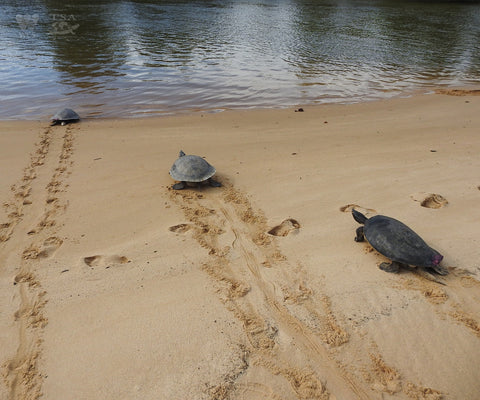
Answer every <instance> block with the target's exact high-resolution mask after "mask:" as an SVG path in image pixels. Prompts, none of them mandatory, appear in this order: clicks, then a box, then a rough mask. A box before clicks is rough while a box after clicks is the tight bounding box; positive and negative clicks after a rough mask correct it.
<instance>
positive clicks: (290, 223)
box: [268, 218, 300, 236]
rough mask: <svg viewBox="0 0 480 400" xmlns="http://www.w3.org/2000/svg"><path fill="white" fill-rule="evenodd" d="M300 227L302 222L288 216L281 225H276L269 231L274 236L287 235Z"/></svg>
mask: <svg viewBox="0 0 480 400" xmlns="http://www.w3.org/2000/svg"><path fill="white" fill-rule="evenodd" d="M299 229H300V223H299V222H298V221H297V220H295V219H293V218H288V219H286V220H284V221H283V222H282V223H281V224H280V225H277V226H274V227H273V228H272V229H270V230H269V231H268V233H269V234H270V235H273V236H287V235H288V234H289V233H290V232H292V231H298V230H299Z"/></svg>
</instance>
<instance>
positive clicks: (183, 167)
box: [170, 150, 222, 190]
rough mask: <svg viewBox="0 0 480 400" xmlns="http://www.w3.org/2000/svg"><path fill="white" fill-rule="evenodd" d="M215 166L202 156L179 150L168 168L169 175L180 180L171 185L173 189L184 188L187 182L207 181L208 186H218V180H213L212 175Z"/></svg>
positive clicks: (219, 184)
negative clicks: (187, 153)
mask: <svg viewBox="0 0 480 400" xmlns="http://www.w3.org/2000/svg"><path fill="white" fill-rule="evenodd" d="M215 172H216V171H215V168H214V167H213V165H210V164H209V163H208V162H207V161H205V160H204V159H203V158H202V157H199V156H194V155H188V156H187V155H185V153H184V152H183V151H182V150H180V154H179V155H178V158H177V159H176V161H175V162H174V163H173V165H172V168H170V175H171V176H172V178H173V179H175V180H177V181H180V182H179V183H176V184H175V185H173V186H172V188H173V189H176V190H181V189H185V187H186V186H187V184H188V183H196V182H204V181H207V182H208V183H209V184H210V186H214V187H220V186H222V184H221V183H220V182H217V181H214V180H213V179H212V176H213V175H214V174H215Z"/></svg>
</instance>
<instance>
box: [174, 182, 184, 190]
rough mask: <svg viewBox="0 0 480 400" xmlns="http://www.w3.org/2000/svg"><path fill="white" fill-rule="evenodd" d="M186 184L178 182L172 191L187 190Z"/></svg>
mask: <svg viewBox="0 0 480 400" xmlns="http://www.w3.org/2000/svg"><path fill="white" fill-rule="evenodd" d="M185 186H186V185H185V182H178V183H176V184H175V185H173V186H172V189H174V190H182V189H185Z"/></svg>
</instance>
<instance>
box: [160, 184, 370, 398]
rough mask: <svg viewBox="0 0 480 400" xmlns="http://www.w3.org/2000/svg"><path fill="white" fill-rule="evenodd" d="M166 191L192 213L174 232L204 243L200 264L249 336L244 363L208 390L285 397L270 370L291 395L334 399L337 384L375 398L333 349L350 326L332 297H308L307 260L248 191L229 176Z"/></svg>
mask: <svg viewBox="0 0 480 400" xmlns="http://www.w3.org/2000/svg"><path fill="white" fill-rule="evenodd" d="M169 193H170V198H171V200H172V202H173V203H174V204H175V205H176V206H178V207H179V208H180V209H181V210H182V211H183V214H184V217H185V218H186V220H187V221H186V223H182V224H178V225H175V226H172V227H170V228H169V229H170V231H172V232H174V233H175V234H192V235H193V237H194V238H195V240H196V241H197V242H198V243H199V245H200V246H201V247H203V248H204V249H206V252H207V253H208V255H207V256H206V259H205V261H204V262H203V264H202V266H201V268H202V269H203V270H204V271H205V273H207V274H208V276H209V277H210V278H211V279H212V281H213V283H214V285H215V286H216V287H217V290H218V295H219V296H220V298H221V300H222V302H223V303H224V304H225V306H226V308H227V309H228V310H229V311H230V312H232V314H233V315H234V316H235V318H237V319H238V320H239V321H240V322H241V323H242V326H243V328H244V334H245V337H246V343H245V344H244V354H243V355H242V357H243V358H244V363H243V365H244V368H243V370H242V371H236V373H235V374H229V376H228V377H226V379H225V381H224V382H217V383H209V384H208V385H207V386H208V387H209V394H210V397H211V398H217V395H218V393H221V394H222V397H221V398H225V399H227V398H231V397H232V396H234V394H235V393H237V391H238V392H241V393H242V394H243V395H244V396H247V397H250V396H254V395H255V394H257V395H258V394H259V393H263V394H265V395H267V394H268V396H269V398H278V399H284V398H285V397H284V396H285V395H286V394H284V393H281V392H275V390H274V388H273V387H266V386H265V382H262V381H258V380H256V377H257V376H259V375H263V376H264V375H269V376H271V378H272V380H278V379H281V380H282V381H283V382H284V383H285V384H286V385H287V386H288V387H289V388H290V391H291V394H290V397H292V396H294V397H295V398H299V399H309V398H315V399H329V398H330V393H333V392H332V389H333V391H334V392H335V393H333V394H334V395H335V396H337V398H345V399H350V398H352V399H353V398H354V399H368V398H370V396H369V395H368V394H367V393H366V392H365V391H364V388H363V387H362V385H361V384H359V383H358V382H357V381H356V379H355V378H354V377H353V375H352V374H351V373H350V372H349V371H348V370H347V369H346V368H344V366H342V365H341V364H340V363H339V362H338V361H337V360H336V359H335V356H334V355H333V352H334V350H333V349H335V348H338V346H341V345H342V344H343V343H345V342H347V341H348V333H347V332H346V331H345V329H344V328H343V327H342V326H341V324H340V323H339V322H338V320H337V318H336V316H335V314H334V313H333V311H332V307H331V304H330V300H329V299H328V297H327V296H323V295H321V296H318V297H317V298H313V296H311V294H312V289H310V288H309V287H308V284H307V283H306V282H308V279H307V277H306V275H305V271H304V269H303V267H302V266H301V265H300V264H299V263H292V262H290V261H289V260H288V259H287V258H286V257H285V255H284V254H282V252H281V251H280V249H279V247H278V246H277V244H276V240H277V239H276V237H275V236H272V235H271V234H268V231H269V228H268V226H267V221H266V218H265V217H264V215H263V213H262V212H261V211H259V210H257V209H255V208H254V207H253V206H252V205H251V203H250V201H249V199H248V197H247V196H246V195H245V194H244V193H242V192H240V191H239V190H237V189H235V188H234V187H233V186H232V185H230V184H228V183H226V184H225V185H224V187H223V188H221V189H209V188H207V189H206V190H204V189H203V188H202V189H200V190H184V191H175V190H172V189H169ZM289 220H291V221H295V220H293V219H289ZM295 223H296V224H298V222H297V221H295ZM296 224H295V225H296ZM299 227H300V226H299V224H298V226H297V228H295V229H298V228H299ZM187 228H188V229H187ZM318 299H320V300H318ZM290 351H291V352H294V353H295V354H298V353H300V355H299V359H302V360H303V361H302V362H298V361H293V360H291V359H290V356H289V352H290ZM239 356H240V355H239ZM232 376H235V378H234V379H232ZM286 396H287V398H289V397H288V395H286Z"/></svg>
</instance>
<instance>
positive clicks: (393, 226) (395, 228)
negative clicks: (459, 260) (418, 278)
mask: <svg viewBox="0 0 480 400" xmlns="http://www.w3.org/2000/svg"><path fill="white" fill-rule="evenodd" d="M352 215H353V218H354V219H355V221H357V222H358V223H360V224H364V226H361V227H359V228H357V236H356V237H355V241H356V242H363V241H364V240H365V239H367V241H368V243H370V244H371V245H372V247H373V248H374V249H375V250H377V251H378V252H379V253H380V254H383V255H384V256H385V257H387V258H389V259H390V260H392V262H391V263H390V264H389V263H386V262H384V263H382V264H380V269H381V270H383V271H386V272H398V271H399V270H400V267H408V266H409V265H412V266H415V267H420V268H422V269H424V270H425V271H426V272H429V273H430V272H432V271H435V272H436V273H438V274H440V275H447V274H448V270H447V269H446V268H444V267H442V266H440V262H441V261H442V259H443V256H442V255H441V254H440V253H439V252H438V251H436V250H434V249H432V248H431V247H430V246H428V245H427V244H426V243H425V241H424V240H423V239H422V238H421V237H420V236H418V235H417V234H416V233H415V232H414V231H413V230H411V229H410V228H409V227H408V226H406V225H405V224H403V223H402V222H400V221H397V220H396V219H394V218H390V217H386V216H384V215H375V216H374V217H371V218H367V217H366V216H365V215H363V214H362V213H360V212H358V211H357V210H352Z"/></svg>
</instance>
